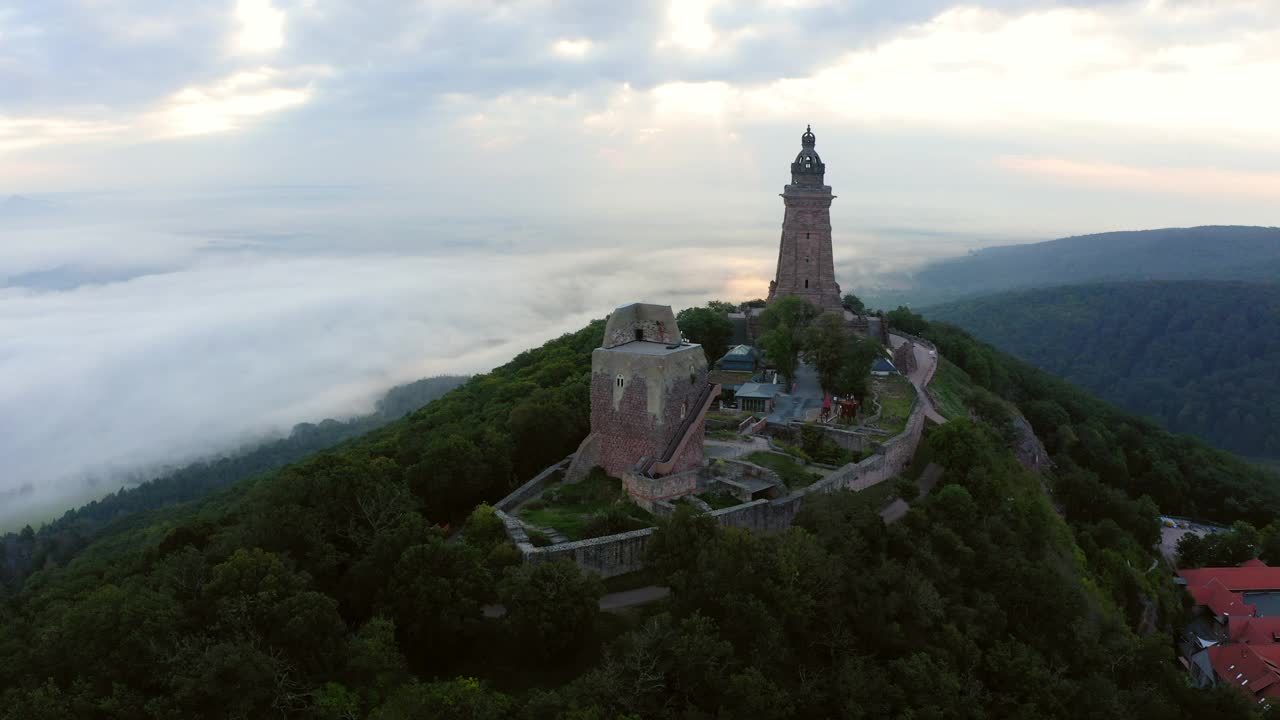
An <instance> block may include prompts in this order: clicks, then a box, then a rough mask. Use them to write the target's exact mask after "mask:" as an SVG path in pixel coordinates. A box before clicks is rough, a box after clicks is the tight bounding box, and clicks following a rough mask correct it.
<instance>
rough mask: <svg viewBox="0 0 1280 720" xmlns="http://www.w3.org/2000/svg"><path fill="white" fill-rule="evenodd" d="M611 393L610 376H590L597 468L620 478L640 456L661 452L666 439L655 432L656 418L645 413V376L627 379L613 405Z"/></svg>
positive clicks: (592, 426)
mask: <svg viewBox="0 0 1280 720" xmlns="http://www.w3.org/2000/svg"><path fill="white" fill-rule="evenodd" d="M613 394H614V377H613V376H612V375H605V374H602V373H595V374H593V375H592V376H591V434H592V435H595V436H596V444H597V447H598V448H599V463H600V467H602V468H604V470H605V472H607V473H609V474H610V475H612V476H614V477H622V474H623V473H624V472H625V471H627V470H629V469H631V467H632V466H633V465H635V463H636V461H637V460H639V459H640V458H642V457H654V456H655V455H656V454H657V453H659V452H661V451H662V448H663V447H664V446H665V445H666V438H665V437H663V435H662V434H661V433H659V432H658V431H657V418H655V417H654V416H653V414H652V413H650V412H649V385H648V381H647V380H646V379H645V378H643V377H640V376H634V377H631V378H628V382H627V383H626V386H625V387H624V388H623V390H622V398H621V399H620V400H619V401H618V403H617V404H616V406H615V404H614V402H613ZM589 469H590V468H588V470H589Z"/></svg>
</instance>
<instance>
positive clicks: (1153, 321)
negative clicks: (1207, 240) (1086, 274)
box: [923, 281, 1280, 459]
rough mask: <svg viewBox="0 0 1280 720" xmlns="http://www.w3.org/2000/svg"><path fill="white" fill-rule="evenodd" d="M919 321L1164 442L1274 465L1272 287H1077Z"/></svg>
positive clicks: (1276, 340)
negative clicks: (1140, 422)
mask: <svg viewBox="0 0 1280 720" xmlns="http://www.w3.org/2000/svg"><path fill="white" fill-rule="evenodd" d="M923 312H924V314H925V315H927V316H928V317H930V318H935V319H938V320H943V321H946V322H951V323H954V324H956V325H959V326H961V327H963V328H964V329H965V330H967V331H969V332H971V333H973V334H974V335H976V336H977V337H979V338H981V339H983V340H986V341H988V342H991V343H992V344H994V345H996V346H997V347H999V348H1001V349H1003V350H1006V351H1008V352H1010V353H1013V354H1014V355H1017V356H1018V357H1021V358H1022V359H1024V360H1027V361H1029V362H1031V363H1032V364H1034V365H1036V366H1037V367H1040V368H1043V369H1045V370H1047V371H1049V372H1050V373H1052V374H1054V375H1056V376H1059V377H1062V378H1065V379H1067V380H1070V381H1071V382H1074V383H1076V384H1078V385H1080V386H1082V387H1084V388H1085V389H1087V390H1089V391H1090V392H1093V393H1095V394H1097V395H1099V396H1101V397H1103V398H1106V399H1107V400H1109V401H1111V402H1113V403H1115V404H1117V405H1119V406H1120V407H1122V408H1124V409H1126V410H1129V411H1132V412H1135V413H1138V414H1141V415H1146V416H1149V417H1152V418H1154V419H1156V420H1157V421H1159V422H1160V424H1162V425H1164V426H1165V427H1166V428H1168V429H1170V430H1172V431H1174V432H1179V433H1188V434H1191V435H1196V436H1198V437H1200V438H1203V439H1204V440H1207V441H1208V442H1210V443H1211V444H1213V445H1215V446H1217V447H1220V448H1223V449H1225V450H1230V451H1232V452H1235V453H1239V454H1241V455H1244V456H1246V457H1257V458H1263V457H1265V458H1273V459H1274V458H1280V285H1255V284H1246V283H1231V282H1196V281H1180V282H1131V283H1113V284H1100V285H1081V286H1069V287H1058V288H1045V289H1040V290H1030V291H1022V292H1012V293H1003V294H999V295H992V296H988V297H982V298H978V299H974V300H966V301H959V302H955V303H950V304H946V305H939V306H936V307H931V308H928V309H926V310H924V311H923Z"/></svg>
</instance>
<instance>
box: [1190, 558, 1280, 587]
mask: <svg viewBox="0 0 1280 720" xmlns="http://www.w3.org/2000/svg"><path fill="white" fill-rule="evenodd" d="M1178 576H1179V577H1181V578H1182V579H1183V580H1186V581H1187V587H1189V588H1190V587H1199V586H1202V585H1208V584H1209V582H1210V581H1211V580H1217V581H1218V582H1219V583H1221V584H1222V585H1223V586H1225V587H1226V588H1227V589H1228V590H1230V591H1232V592H1280V568H1274V567H1270V566H1268V565H1266V564H1265V563H1263V562H1262V561H1261V560H1250V561H1248V562H1246V563H1245V564H1243V565H1241V566H1240V567H1228V568H1195V569H1192V570H1179V571H1178Z"/></svg>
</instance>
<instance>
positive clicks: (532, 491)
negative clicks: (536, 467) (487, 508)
mask: <svg viewBox="0 0 1280 720" xmlns="http://www.w3.org/2000/svg"><path fill="white" fill-rule="evenodd" d="M573 459H574V456H573V455H570V456H569V457H567V458H565V459H563V460H561V461H560V462H558V463H556V464H555V465H552V466H550V467H548V468H546V469H545V470H543V471H542V472H540V473H538V474H537V475H534V476H533V479H532V480H530V481H529V482H527V483H525V484H523V485H521V486H520V487H518V488H516V489H515V490H513V491H512V492H511V494H510V495H508V496H506V497H504V498H502V499H501V500H499V501H498V502H496V503H494V504H493V508H494V509H495V510H510V509H512V508H514V507H515V506H517V505H519V504H520V503H522V502H524V501H525V500H528V499H529V498H531V497H533V496H534V495H537V494H538V493H539V492H542V486H543V485H544V484H546V482H547V480H548V479H549V478H550V477H551V476H552V475H554V474H555V472H556V471H557V470H559V469H560V468H563V467H567V466H568V465H569V464H570V463H571V462H573Z"/></svg>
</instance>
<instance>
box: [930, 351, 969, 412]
mask: <svg viewBox="0 0 1280 720" xmlns="http://www.w3.org/2000/svg"><path fill="white" fill-rule="evenodd" d="M972 386H973V381H972V380H970V379H969V375H968V374H967V373H965V371H963V370H961V369H960V368H958V367H956V366H955V365H952V364H951V363H949V362H947V360H946V358H938V369H937V371H936V372H934V374H933V381H932V382H930V383H929V392H931V393H933V397H934V398H935V399H936V400H937V403H936V404H937V406H938V412H939V413H941V414H942V417H944V418H946V419H948V420H953V419H955V418H967V417H969V408H968V407H967V406H966V405H965V403H964V399H965V398H966V397H968V394H969V388H970V387H972Z"/></svg>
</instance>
